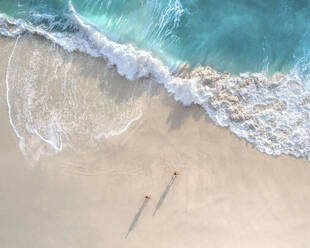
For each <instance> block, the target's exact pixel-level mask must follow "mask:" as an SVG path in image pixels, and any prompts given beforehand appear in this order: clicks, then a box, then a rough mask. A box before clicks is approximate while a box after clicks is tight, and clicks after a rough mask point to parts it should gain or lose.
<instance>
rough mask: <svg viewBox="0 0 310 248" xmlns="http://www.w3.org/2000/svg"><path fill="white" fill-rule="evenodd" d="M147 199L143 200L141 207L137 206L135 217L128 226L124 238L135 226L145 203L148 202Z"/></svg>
mask: <svg viewBox="0 0 310 248" xmlns="http://www.w3.org/2000/svg"><path fill="white" fill-rule="evenodd" d="M148 200H149V199H147V198H145V199H144V201H143V202H142V205H141V207H140V208H139V211H138V212H137V213H136V215H135V217H134V218H133V220H132V222H131V224H130V226H129V228H128V232H127V234H126V236H125V239H127V237H128V235H129V234H130V233H131V232H132V231H133V229H134V228H135V226H136V225H137V223H138V221H139V218H140V216H141V214H142V212H143V210H144V208H145V207H146V204H147V202H148Z"/></svg>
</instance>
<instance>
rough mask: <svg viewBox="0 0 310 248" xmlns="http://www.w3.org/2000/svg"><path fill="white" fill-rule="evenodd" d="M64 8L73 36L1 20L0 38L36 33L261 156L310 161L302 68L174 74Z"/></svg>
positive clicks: (308, 96) (309, 104) (308, 102)
mask: <svg viewBox="0 0 310 248" xmlns="http://www.w3.org/2000/svg"><path fill="white" fill-rule="evenodd" d="M69 6H70V10H71V15H72V19H73V20H74V21H75V22H76V24H77V25H78V26H79V31H78V32H75V33H64V32H52V33H49V32H47V31H45V30H43V29H41V28H40V27H34V26H32V25H30V24H27V23H26V22H23V21H22V20H14V19H10V18H7V17H5V16H0V34H2V35H4V36H7V37H18V36H20V35H22V34H23V33H32V34H38V35H41V36H44V37H46V38H47V39H49V40H51V41H53V42H54V43H56V44H58V45H60V46H62V47H63V48H64V49H65V50H67V51H69V52H73V51H81V52H84V53H87V54H89V55H91V56H94V57H103V58H105V59H106V60H107V61H108V63H109V65H111V66H115V67H116V69H117V71H118V73H119V74H120V75H121V76H124V77H126V78H127V79H128V80H135V79H140V78H150V79H152V80H154V81H156V82H157V83H159V84H162V85H163V86H164V87H165V88H166V89H167V91H168V92H169V94H170V95H172V96H173V97H174V99H175V100H177V101H180V102H182V103H183V104H184V105H185V106H188V105H191V104H198V105H200V106H201V107H203V108H204V110H205V111H206V113H207V114H208V115H209V117H210V118H211V119H212V120H213V121H214V122H215V123H216V124H217V125H219V126H222V127H227V128H229V129H230V130H231V131H232V132H233V133H234V134H236V135H237V136H238V137H240V138H244V139H246V140H247V141H248V142H250V143H251V144H253V145H254V146H255V147H256V148H257V149H258V150H259V151H261V152H264V153H267V154H270V155H276V156H277V155H281V154H287V155H293V156H295V157H303V158H307V159H309V160H310V124H309V123H310V122H309V118H310V114H309V113H310V112H309V110H310V91H309V84H308V83H307V82H308V77H307V75H308V74H305V73H304V72H307V70H308V66H307V65H305V66H304V67H302V66H296V67H295V68H293V69H292V71H291V72H290V73H288V74H274V75H273V76H272V77H267V76H266V75H265V74H263V73H251V74H250V73H244V74H240V75H239V76H231V75H230V74H228V73H219V72H217V71H215V70H214V69H212V68H211V67H202V66H198V67H196V68H194V69H193V70H190V69H189V66H188V65H187V64H183V65H181V66H180V67H179V69H178V71H177V72H173V71H171V70H170V69H169V68H168V67H167V66H166V65H165V64H164V63H163V62H162V61H161V60H159V59H157V58H155V57H153V56H152V54H151V53H150V52H146V51H142V50H139V49H137V48H136V47H134V46H133V45H132V44H128V45H127V44H119V43H117V42H114V41H112V40H110V39H109V38H108V37H107V36H106V35H105V34H104V33H103V32H101V31H100V30H98V29H97V28H96V27H94V26H93V25H91V24H90V23H88V22H87V20H85V19H84V18H83V17H82V16H80V15H79V14H78V13H77V12H76V11H75V9H74V8H73V6H72V4H71V2H70V4H69ZM300 63H302V61H300ZM301 70H303V71H301Z"/></svg>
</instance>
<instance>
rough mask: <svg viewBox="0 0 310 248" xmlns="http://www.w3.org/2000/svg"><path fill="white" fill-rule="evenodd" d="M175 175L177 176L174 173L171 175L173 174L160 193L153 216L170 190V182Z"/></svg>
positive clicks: (172, 181)
mask: <svg viewBox="0 0 310 248" xmlns="http://www.w3.org/2000/svg"><path fill="white" fill-rule="evenodd" d="M176 177H177V176H176V175H173V176H172V177H171V179H170V182H169V183H168V185H167V187H166V189H165V191H164V192H163V193H162V195H161V197H160V199H159V201H158V202H157V205H156V208H155V210H154V213H153V216H154V215H155V214H156V213H157V211H158V210H159V208H160V207H161V205H162V204H163V202H164V200H165V199H166V197H167V195H168V193H169V191H170V188H171V186H172V184H173V183H174V181H175V179H176Z"/></svg>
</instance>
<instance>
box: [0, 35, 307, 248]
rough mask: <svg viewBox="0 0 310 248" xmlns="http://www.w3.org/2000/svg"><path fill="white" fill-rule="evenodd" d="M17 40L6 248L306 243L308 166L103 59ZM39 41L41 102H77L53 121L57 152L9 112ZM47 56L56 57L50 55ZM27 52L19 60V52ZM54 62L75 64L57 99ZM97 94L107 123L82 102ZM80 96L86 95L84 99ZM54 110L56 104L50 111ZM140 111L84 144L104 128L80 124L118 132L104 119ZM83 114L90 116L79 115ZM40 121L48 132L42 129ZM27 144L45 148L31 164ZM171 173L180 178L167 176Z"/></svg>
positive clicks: (0, 103) (4, 179)
mask: <svg viewBox="0 0 310 248" xmlns="http://www.w3.org/2000/svg"><path fill="white" fill-rule="evenodd" d="M34 40H35V42H34ZM20 42H23V43H18V44H17V50H16V51H17V52H16V53H15V54H13V59H12V60H11V65H10V68H8V64H9V58H10V56H11V55H12V51H13V47H14V45H15V40H8V39H4V38H1V39H0V54H1V58H2V59H1V62H0V79H1V82H0V90H1V91H0V115H1V118H0V134H1V139H0V158H1V162H0V165H1V166H0V170H1V171H0V220H1V222H0V244H1V247H6V248H20V247H33V248H42V247H47V248H49V247H53V248H54V247H59V248H62V247H64V248H67V247H74V248H75V247H92V248H96V247H109V248H114V247H117V248H118V247H133V248H139V247H150V248H152V247H154V248H161V247H162V248H165V247H174V248H183V247H184V248H185V247H186V248H189V247H195V248H199V247H208V246H210V247H219V248H222V247H223V248H226V247H238V248H239V247H245V248H248V247H251V248H252V247H254V248H255V247H259V248H260V247H264V248H278V247H281V248H286V247H287V248H295V247H296V248H302V247H306V245H308V243H309V242H310V235H309V233H310V193H309V192H310V167H309V161H307V160H301V159H295V158H292V157H287V156H281V157H277V158H275V157H272V156H268V155H266V154H262V153H260V152H258V151H257V150H256V149H254V148H253V147H252V146H251V145H250V144H248V143H246V142H245V141H243V140H240V139H238V138H236V136H234V135H232V134H231V133H230V132H229V131H228V130H227V129H223V128H219V127H216V126H215V125H214V124H213V123H212V122H211V121H210V120H209V119H208V118H207V117H206V115H205V113H204V112H203V110H202V109H201V108H200V107H198V106H191V107H184V106H183V105H181V104H180V103H177V102H175V101H174V100H173V99H172V97H170V96H168V95H167V94H166V92H165V90H164V89H162V88H161V87H160V86H158V85H155V84H153V83H152V82H149V81H148V80H144V81H139V82H127V81H126V80H125V79H122V78H121V77H119V76H118V75H117V74H116V73H115V72H114V70H113V69H106V65H105V62H104V61H103V60H101V59H93V58H90V57H88V56H86V55H83V54H78V53H75V54H67V53H65V52H63V51H62V50H61V49H59V48H55V49H56V50H53V49H54V48H53V49H51V50H50V51H49V52H48V53H46V52H45V50H46V48H47V47H52V45H51V44H50V43H49V42H47V41H44V40H43V39H39V38H35V37H31V36H30V37H26V38H21V41H20ZM34 47H35V48H36V49H37V52H38V51H39V52H40V51H41V55H42V56H41V58H40V61H41V62H40V63H42V64H43V65H42V67H40V68H46V67H47V68H48V70H47V71H48V72H44V73H43V71H39V72H37V73H39V76H38V77H37V78H36V79H35V80H37V81H36V83H37V85H41V86H46V87H49V88H48V89H49V93H50V94H51V95H53V94H54V95H53V98H51V99H52V100H51V99H50V98H49V99H48V101H53V100H54V101H55V102H61V103H63V98H62V96H65V95H68V94H67V93H70V92H71V93H72V92H75V93H74V97H72V98H70V99H71V100H72V99H73V100H74V101H76V102H74V104H75V105H72V106H75V107H76V109H72V113H75V115H72V116H71V115H66V116H65V117H63V119H61V118H60V119H57V121H58V123H59V128H61V127H62V128H63V130H64V132H66V135H65V136H64V137H66V139H64V138H62V141H63V142H67V143H64V148H63V150H62V151H61V152H55V151H53V147H51V145H49V144H46V142H44V141H42V140H41V141H40V142H41V143H34V144H35V145H33V143H31V141H36V142H37V137H36V139H35V138H33V137H32V136H36V135H35V134H33V133H32V134H31V133H29V132H26V131H24V132H23V131H22V130H23V128H24V126H23V125H22V122H21V120H23V119H22V118H19V117H16V113H19V112H18V109H16V108H15V107H14V106H15V105H14V104H21V105H16V106H24V105H22V104H24V102H21V101H20V99H22V98H25V97H26V96H25V95H24V96H23V95H20V92H19V91H18V90H17V89H15V88H14V87H13V86H14V82H13V81H12V80H13V79H14V80H18V79H19V80H21V78H22V76H23V75H26V71H27V69H29V66H28V64H29V63H30V61H29V60H27V59H26V58H27V56H28V55H27V54H32V50H33V49H34ZM22 51H24V52H23V53H22ZM54 52H55V53H57V54H58V55H57V56H56V57H53V56H54V55H53V53H54ZM43 55H44V56H43ZM22 56H25V58H23V59H18V58H19V57H22ZM65 56H68V58H70V59H69V60H67V59H66V58H65ZM31 58H32V57H31ZM55 58H62V59H63V60H62V61H61V66H60V69H59V71H56V73H60V74H61V73H64V74H61V75H65V72H62V71H61V69H62V68H64V67H65V66H66V65H69V66H70V68H71V69H70V70H68V73H69V74H70V75H71V76H70V75H69V78H71V81H70V82H69V81H66V82H68V85H69V86H70V87H69V86H68V88H69V89H70V90H69V91H64V92H62V94H60V93H59V92H60V91H61V90H62V89H63V88H61V86H62V85H63V83H64V82H65V81H64V79H63V78H64V77H63V76H59V77H56V78H55V79H53V84H50V85H49V86H47V84H46V82H47V81H48V80H47V78H46V75H50V74H46V73H51V75H52V74H53V73H54V71H53V67H51V65H52V62H51V61H53V60H55ZM47 60H48V61H47ZM14 63H16V64H14ZM23 63H24V64H23ZM44 63H46V64H44ZM17 65H18V66H19V67H18V68H19V69H18V73H21V74H18V78H17V79H16V78H13V77H12V75H13V74H12V72H14V71H13V70H14V68H17V67H16V66H17ZM23 68H24V69H25V71H23ZM9 69H10V70H9ZM103 71H108V72H106V73H103ZM8 72H9V73H11V74H10V75H9V76H10V77H9V82H8V85H9V86H10V87H11V91H10V94H9V100H10V103H11V106H13V107H12V109H11V117H12V120H13V121H14V123H15V124H17V125H16V128H17V129H18V130H19V132H20V133H22V134H23V135H24V137H25V140H26V144H27V145H30V146H31V145H33V147H30V148H29V149H24V153H23V152H22V150H21V149H20V147H19V143H20V140H19V139H18V137H17V136H16V133H15V132H14V130H13V128H12V126H11V125H10V122H9V115H8V104H7V98H6V96H7V87H6V83H7V82H6V78H7V77H6V76H7V73H8ZM41 72H42V73H41ZM31 73H34V72H31ZM27 75H28V74H27ZM73 79H76V80H78V81H77V82H75V81H72V80H73ZM24 83H27V81H25V82H24ZM77 83H78V87H77V88H74V87H73V85H76V84H77ZM51 85H53V87H54V86H55V87H54V88H53V87H52V86H51ZM39 88H40V87H37V86H36V87H33V89H34V90H38V91H39V90H41V91H40V92H39V93H36V92H35V93H33V94H34V95H35V96H36V97H37V99H38V101H43V100H44V99H45V98H44V97H42V94H41V93H42V92H43V93H44V92H45V91H44V90H42V89H43V88H44V87H42V89H41V88H40V89H39ZM25 89H26V88H25ZM96 89H97V90H99V91H100V90H101V91H102V92H106V94H104V97H106V96H108V97H107V99H109V101H110V105H104V107H105V108H107V109H108V108H109V107H110V108H112V109H113V111H114V112H111V113H110V114H109V115H108V118H105V117H106V116H105V115H102V116H101V115H99V114H96V113H99V112H97V111H99V109H98V108H91V106H93V105H89V104H90V103H92V102H94V101H100V96H98V95H96V97H97V98H95V97H94V95H93V94H97V93H96ZM58 90H59V91H58ZM86 91H87V92H89V97H88V98H83V97H82V96H84V95H83V92H86ZM13 93H14V94H13ZM58 93H59V94H58ZM71 93H70V94H71ZM39 97H41V98H39ZM124 99H125V100H124ZM20 102H21V103H20ZM69 105H70V104H68V106H69ZM51 106H54V105H53V102H52V104H51V105H48V104H47V105H46V106H45V107H46V108H47V109H49V108H51ZM70 106H71V105H70ZM70 106H69V107H68V109H69V110H70ZM84 106H87V108H85V109H84V108H83V107H84ZM88 106H89V107H88ZM98 106H101V105H98ZM132 109H134V111H133V112H131V110H132ZM62 110H63V106H56V107H55V108H54V109H53V111H54V112H53V114H54V115H55V116H57V117H58V116H59V115H60V114H61V113H67V112H62ZM79 110H80V112H79ZM129 110H130V111H129ZM32 111H34V112H35V111H36V109H33V110H32ZM38 111H41V109H39V110H38ZM83 111H85V112H83ZM139 111H141V112H142V115H141V116H140V117H139V118H137V120H135V121H133V122H132V123H130V125H128V128H127V130H126V131H125V132H123V133H121V134H120V135H114V136H111V137H109V138H105V137H101V138H100V139H97V140H96V139H94V141H93V142H89V143H88V142H87V137H88V138H89V139H90V138H91V137H93V136H92V135H93V134H96V135H97V134H98V133H100V130H99V131H98V130H96V129H95V128H93V129H89V130H88V129H85V128H84V126H87V125H94V124H97V123H104V124H105V125H103V126H102V128H105V127H109V128H110V129H111V128H114V127H115V125H116V124H115V123H116V122H112V123H110V122H108V120H118V119H119V118H118V115H119V114H120V116H122V117H123V119H120V120H124V125H125V126H126V123H127V124H128V123H129V122H130V120H132V119H133V118H134V117H136V116H137V114H139ZM26 112H27V111H26ZM31 113H32V114H33V112H31ZM79 114H80V115H83V114H85V116H86V117H85V118H76V116H79ZM21 116H22V115H21ZM33 116H34V117H36V118H37V119H35V121H40V120H41V119H40V118H42V119H44V118H45V117H46V118H47V117H49V116H50V115H49V113H47V112H45V111H43V112H42V113H41V112H40V115H38V116H36V115H34V114H33ZM70 118H72V120H73V121H74V122H75V123H77V124H79V125H77V126H83V128H84V129H82V128H81V129H79V130H77V129H76V126H74V128H73V129H74V130H73V131H72V130H70V129H69V125H68V123H71V122H70V121H69V120H70ZM42 123H43V124H44V123H48V122H44V121H42ZM30 124H31V125H32V124H33V123H30ZM30 124H29V125H30ZM124 125H123V126H124ZM25 126H26V125H25ZM123 126H121V127H123ZM100 127H101V126H100ZM121 127H120V128H121ZM37 128H38V130H43V129H42V126H40V127H37ZM40 128H41V129H40ZM118 128H119V127H117V128H116V129H115V130H119V129H118ZM110 129H109V130H110ZM111 130H112V129H111ZM113 130H114V129H113ZM115 130H114V131H115ZM86 131H87V132H86ZM97 132H98V133H97ZM77 134H78V135H79V136H78V137H77ZM84 134H85V135H84ZM96 135H94V137H95V136H96ZM44 137H46V134H45V136H44ZM68 137H69V138H68ZM72 137H74V138H72ZM96 137H97V136H96ZM38 147H39V148H38ZM34 151H35V152H38V153H40V152H42V151H44V152H42V153H40V154H41V156H40V158H39V159H38V160H36V159H35V158H36V157H35V156H32V154H29V152H30V153H31V152H34ZM175 169H179V170H180V171H181V174H180V175H178V176H177V177H176V178H175V179H173V171H174V170H175ZM148 192H152V199H150V200H147V201H145V199H144V195H145V193H148Z"/></svg>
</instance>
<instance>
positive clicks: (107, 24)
mask: <svg viewBox="0 0 310 248" xmlns="http://www.w3.org/2000/svg"><path fill="white" fill-rule="evenodd" d="M309 24H310V1H308V0H307V1H306V0H298V1H297V0H269V1H264V0H263V1H262V0H247V1H244V0H234V1H229V0H223V1H214V0H88V1H78V0H32V1H29V0H28V1H25V0H12V1H7V0H0V34H1V35H3V36H6V37H10V38H13V39H16V40H18V39H19V37H21V36H22V35H24V34H27V33H31V34H36V35H40V36H43V37H45V38H47V39H48V40H50V41H51V42H53V43H56V44H58V45H60V46H61V47H63V48H64V49H65V50H67V51H68V52H74V51H80V52H83V53H86V54H88V55H90V56H92V57H103V58H104V59H106V61H108V63H109V64H110V65H111V66H115V67H116V68H117V71H118V73H119V74H120V75H121V76H124V77H126V78H127V79H129V80H136V79H140V78H150V79H152V80H153V81H155V82H157V83H159V84H162V85H164V87H165V88H166V89H167V91H168V92H169V93H170V94H171V95H173V96H174V98H175V99H176V100H177V101H181V102H182V103H183V104H184V105H191V104H199V105H201V106H202V107H203V108H204V109H205V111H206V114H207V115H208V116H209V117H210V118H211V119H212V120H213V121H214V122H215V123H216V124H217V125H220V126H223V127H228V128H229V129H230V130H231V131H232V132H233V133H235V134H236V135H237V136H239V137H241V138H244V139H246V140H247V141H249V142H250V143H252V144H253V145H254V146H255V147H256V148H257V149H258V150H260V151H262V152H265V153H268V154H271V155H281V154H288V155H293V156H295V157H305V158H308V159H310V89H309V86H310V81H309V80H310V25H309ZM14 80H19V79H18V78H14ZM26 83H27V82H26ZM7 84H9V82H8V80H7ZM8 96H9V94H8ZM25 102H26V101H25ZM28 102H29V101H28ZM9 105H10V104H9ZM9 107H10V106H9ZM20 107H21V108H22V107H23V108H24V107H25V106H24V105H23V104H21V106H20ZM11 120H12V123H11V124H12V125H14V120H13V119H11ZM57 130H58V131H57V132H59V137H60V138H59V137H58V138H57V139H58V140H61V127H59V126H58V127H57ZM38 135H39V134H38ZM53 135H54V134H53ZM54 136H55V135H54ZM41 138H43V137H41ZM44 139H45V141H47V143H51V146H52V147H54V148H55V150H61V148H62V146H61V145H60V144H59V145H55V144H54V143H53V142H51V139H49V138H48V137H47V136H45V138H44ZM53 140H55V138H53ZM58 143H59V142H58Z"/></svg>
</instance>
